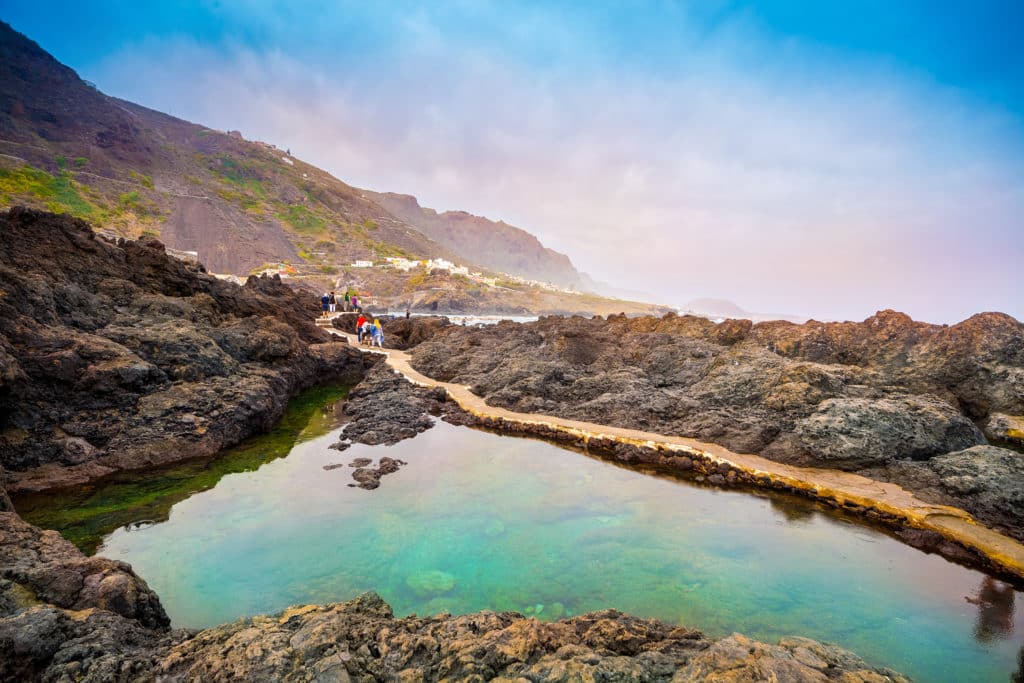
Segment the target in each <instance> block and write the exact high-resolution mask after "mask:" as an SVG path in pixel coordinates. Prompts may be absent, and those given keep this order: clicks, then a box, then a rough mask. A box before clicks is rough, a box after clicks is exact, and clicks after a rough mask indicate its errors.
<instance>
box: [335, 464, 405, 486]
mask: <svg viewBox="0 0 1024 683" xmlns="http://www.w3.org/2000/svg"><path fill="white" fill-rule="evenodd" d="M408 464H409V463H407V462H405V461H404V460H397V459H395V458H389V457H386V456H385V457H383V458H381V459H380V462H379V463H378V464H377V466H376V467H367V466H365V465H364V466H362V467H356V469H354V470H353V471H352V479H353V480H355V482H356V483H354V484H349V486H358V487H359V488H361V489H366V490H368V491H372V490H373V489H375V488H377V487H378V486H380V478H381V477H383V476H384V475H385V474H394V473H395V472H397V471H398V469H399V468H400V467H401V466H402V465H408Z"/></svg>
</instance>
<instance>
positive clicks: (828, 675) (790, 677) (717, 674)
mask: <svg viewBox="0 0 1024 683" xmlns="http://www.w3.org/2000/svg"><path fill="white" fill-rule="evenodd" d="M830 680H839V681H842V682H843V683H883V682H884V681H905V680H907V679H905V678H904V677H903V676H901V675H900V674H898V673H896V672H895V671H891V670H889V669H876V668H874V667H870V666H868V665H867V664H866V663H865V662H864V661H863V660H861V659H860V658H859V657H857V656H856V655H854V654H852V653H850V652H848V651H846V650H843V649H842V648H839V647H836V646H835V645H827V644H823V643H819V642H817V641H814V640H810V639H807V638H783V639H782V640H780V641H779V644H778V645H767V644H765V643H759V642H756V641H752V640H750V639H749V638H745V637H744V636H742V635H739V634H738V633H735V634H733V635H731V636H729V637H728V638H723V639H722V640H719V641H718V642H716V643H714V644H712V645H711V647H709V648H707V649H706V650H704V651H703V652H701V653H700V654H698V655H697V656H696V657H694V658H693V659H692V660H691V661H690V662H688V663H687V665H686V666H685V667H683V668H682V669H680V670H679V671H677V672H676V673H675V675H674V676H673V677H672V683H689V682H691V681H693V682H694V683H696V682H697V681H710V682H713V683H732V682H735V683H741V682H745V681H787V683H824V682H825V681H830Z"/></svg>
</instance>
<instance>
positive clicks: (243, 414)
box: [0, 209, 1016, 682]
mask: <svg viewBox="0 0 1024 683" xmlns="http://www.w3.org/2000/svg"><path fill="white" fill-rule="evenodd" d="M0 236H2V237H3V239H2V240H0V290H2V294H0V415H2V416H3V420H4V421H3V423H2V431H0V463H3V465H4V466H5V467H6V469H7V470H8V471H7V472H6V473H5V475H4V476H5V481H6V482H7V483H8V485H9V486H11V487H12V490H19V491H28V490H42V489H47V488H52V487H55V486H64V485H70V484H75V483H80V482H84V481H90V480H93V479H96V478H98V477H102V476H105V475H106V474H109V473H110V472H113V471H117V470H122V469H141V468H146V467H150V466H153V465H156V464H164V463H167V462H173V461H175V460H181V459H185V458H192V457H202V456H204V455H210V454H212V453H214V452H216V451H219V450H221V449H222V448H224V447H226V446H228V445H230V444H232V443H235V442H237V441H238V440H240V439H242V438H244V437H245V436H248V435H249V434H253V433H256V432H258V431H261V430H264V429H266V428H267V427H268V426H269V425H270V424H271V423H273V421H274V420H275V419H276V417H277V416H278V415H280V413H281V412H282V411H283V409H284V406H285V405H286V404H287V401H288V399H289V398H291V396H293V395H294V394H295V393H297V392H298V391H300V390H301V389H303V388H305V387H308V386H311V385H312V384H315V383H317V382H320V381H328V380H338V379H342V380H346V381H351V382H353V383H354V382H355V381H357V380H360V379H362V378H364V377H365V380H364V381H363V382H362V384H361V385H360V386H359V387H357V388H356V389H355V390H354V391H352V392H351V394H350V396H349V400H348V401H347V403H346V404H345V407H344V412H345V415H346V417H347V418H348V420H349V421H348V424H347V425H346V427H345V431H344V432H343V440H342V442H341V443H340V445H339V446H340V447H342V448H343V447H344V445H345V444H346V443H352V442H359V443H369V444H381V443H394V442H396V441H398V440H400V439H403V438H411V437H413V436H415V435H416V434H418V433H419V432H421V431H423V430H424V429H427V428H429V427H430V425H431V424H432V416H433V417H443V419H447V420H449V421H451V422H455V423H458V424H477V425H481V426H489V427H494V428H500V429H503V430H505V431H517V430H519V431H522V430H520V429H519V427H516V426H515V425H511V424H501V423H488V422H487V421H483V420H480V419H479V418H476V417H474V416H473V415H470V414H469V413H467V412H465V411H462V410H460V409H458V407H457V406H455V405H454V404H453V402H452V401H449V400H446V399H447V397H446V394H445V392H444V391H443V390H437V389H424V388H420V387H415V386H413V385H412V384H410V383H409V382H407V381H406V380H405V379H403V378H402V377H400V376H398V375H396V374H394V373H393V372H391V371H390V369H388V368H386V367H385V366H384V365H383V364H382V363H379V356H374V355H372V354H363V353H360V352H359V351H357V350H356V349H353V348H352V347H351V346H349V345H348V344H347V343H345V342H339V341H337V340H335V339H333V338H332V337H330V336H329V334H328V333H326V332H325V331H323V330H320V329H318V328H317V327H316V325H314V324H313V323H312V320H313V318H314V316H315V312H314V311H312V310H311V304H310V302H309V301H308V300H307V299H306V298H305V297H303V296H302V295H300V294H295V293H294V292H292V290H291V289H290V288H288V287H287V286H285V285H283V284H282V283H281V282H280V281H279V280H276V279H267V278H259V279H257V278H251V279H250V280H249V282H248V283H247V284H246V285H245V286H244V287H238V286H237V285H232V284H230V283H226V282H222V281H220V280H217V279H216V278H213V277H211V276H209V275H207V274H206V273H204V272H203V271H202V268H201V267H200V266H195V265H191V264H186V263H183V262H180V261H177V260H175V259H173V258H171V257H169V256H167V255H166V254H165V253H164V249H163V247H162V245H160V243H159V242H157V241H155V240H142V241H139V242H125V241H118V242H117V243H112V242H107V241H105V240H102V239H98V238H96V237H95V236H94V235H93V234H92V232H91V230H90V229H89V227H88V226H87V225H86V224H85V223H82V222H81V221H77V220H74V219H70V218H67V217H62V216H54V215H52V214H45V213H39V212H33V211H26V210H20V209H13V210H11V211H10V212H8V213H6V214H0ZM576 320H577V319H570V320H569V322H568V323H567V324H569V325H575V324H577V323H576ZM642 320H643V321H644V322H641V323H634V324H637V325H651V324H654V325H657V324H658V323H657V320H658V319H642ZM662 320H665V319H662ZM669 320H670V319H669ZM650 321H655V322H654V323H651V322H650ZM601 322H604V323H611V322H612V321H601ZM541 323H543V324H552V322H551V321H550V320H548V321H541ZM405 324H406V325H407V326H408V328H409V329H407V330H406V331H405V332H404V333H399V331H398V330H392V332H394V334H393V337H394V338H395V339H396V340H400V343H404V344H406V345H409V346H413V347H415V353H416V357H417V362H419V361H420V360H421V353H422V351H421V350H423V349H427V350H428V353H426V354H423V356H422V358H433V357H434V356H431V355H430V353H434V354H438V353H440V352H439V351H436V350H435V351H429V350H430V349H436V348H439V347H447V348H448V353H449V354H450V356H451V357H452V358H453V359H457V360H458V362H461V363H463V364H464V365H465V367H466V371H467V372H477V371H479V369H480V368H479V363H480V362H481V359H480V357H478V356H475V355H474V354H473V353H471V352H469V349H471V348H474V347H475V348H479V349H482V350H488V342H485V341H483V340H482V339H483V338H481V337H476V336H474V335H476V334H478V331H476V330H468V329H465V328H460V327H455V326H449V325H445V324H443V323H441V322H436V321H435V322H424V323H411V322H408V321H407V322H405ZM554 324H558V323H554ZM690 324H691V322H690V321H686V325H690ZM723 325H725V324H723ZM424 326H426V327H428V328H429V329H423V328H424ZM497 327H498V328H501V329H500V332H498V333H494V334H495V335H496V336H495V338H500V337H502V336H505V335H508V334H509V332H510V331H511V330H517V332H514V333H513V334H512V335H511V336H513V337H515V336H516V335H517V334H519V332H518V331H519V330H523V329H526V330H528V331H529V330H530V328H528V327H517V328H510V327H508V326H507V325H499V326H497ZM741 327H742V326H741ZM729 329H731V328H730V327H729V325H726V326H725V328H722V329H718V328H716V331H714V333H713V335H722V334H725V335H726V336H728V334H731V333H728V330H729ZM484 332H485V331H484ZM530 333H531V334H532V332H530ZM713 335H712V336H713ZM591 342H592V340H588V339H586V338H580V339H576V341H571V342H558V341H557V340H556V341H555V342H554V344H552V346H553V347H554V348H555V350H556V351H557V352H558V353H559V354H565V353H568V356H567V357H568V358H570V359H573V358H575V360H573V361H572V362H571V363H568V364H567V365H566V364H565V359H566V357H565V356H562V361H561V362H562V363H563V365H566V367H569V368H572V370H571V371H575V370H576V369H577V368H576V366H578V365H579V364H580V363H583V364H584V365H587V364H593V362H594V360H596V359H597V356H594V359H593V360H589V361H587V359H588V358H591V356H592V355H593V354H594V353H595V349H599V348H600V346H599V345H595V344H592V343H591ZM542 343H543V342H542ZM736 343H738V342H736ZM542 348H543V347H542ZM510 351H511V349H510ZM488 352H489V353H494V352H495V349H494V348H493V347H491V348H490V349H489V350H488ZM712 355H714V354H712ZM541 357H543V354H541ZM509 359H510V362H509V363H508V366H509V369H510V371H512V372H519V371H526V372H534V371H536V368H534V367H531V366H530V365H529V364H527V365H525V366H524V365H521V364H520V363H521V360H520V357H519V356H516V355H515V354H513V355H510V356H509ZM584 361H586V362H584ZM428 364H429V363H428ZM733 367H735V366H733ZM1014 367H1016V366H1014ZM490 370H491V371H493V372H499V373H500V372H502V370H501V369H500V368H499V367H498V366H497V365H494V364H492V365H491V367H490ZM618 370H621V368H617V369H616V371H618ZM480 378H482V379H486V373H482V374H480ZM564 379H565V377H563V378H562V380H564ZM609 379H610V378H609V377H608V376H602V377H600V378H599V381H605V382H607V381H608V380H609ZM556 380H557V378H555V377H553V376H551V375H550V374H549V373H547V372H544V373H542V374H540V375H537V376H536V382H535V383H534V385H533V386H534V387H535V388H536V389H537V390H538V392H537V394H539V393H540V391H541V390H542V389H543V387H544V386H545V383H549V382H555V381H556ZM563 383H564V382H563ZM727 384H728V383H727ZM485 385H486V383H485ZM485 385H480V386H478V387H477V388H478V389H480V387H481V386H485ZM614 389H615V385H614V384H609V385H608V390H614ZM794 391H795V390H794ZM879 391H881V390H879ZM479 393H481V395H485V394H486V393H487V391H485V390H483V389H481V390H480V392H479ZM882 393H883V394H884V395H885V396H889V397H890V398H891V395H890V394H886V393H885V392H884V391H883V392H882ZM567 395H569V396H572V395H573V392H571V391H570V392H568V393H567ZM523 396H527V398H526V399H525V400H527V401H529V400H532V399H530V398H529V397H528V395H527V394H523ZM505 397H506V400H507V399H508V398H509V395H508V394H506V395H505ZM626 398H629V394H627V395H626ZM635 399H636V396H633V397H632V399H630V400H635ZM1005 403H1006V401H1004V404H1005ZM652 405H654V406H658V405H660V403H659V401H654V403H653V404H652ZM1000 405H1003V404H1000ZM631 409H632V408H631ZM1007 410H1010V409H1007ZM939 412H940V413H941V412H942V411H941V410H940V411H939ZM1006 414H1007V415H1012V414H1016V413H1012V410H1010V412H1007V413H1006ZM950 421H951V423H952V424H954V427H955V428H954V429H953V433H952V434H951V435H949V439H952V440H956V439H964V438H965V437H964V434H966V435H968V436H970V437H971V438H976V437H975V436H974V433H973V432H971V431H970V430H967V429H961V427H960V423H959V421H957V420H955V419H954V418H950ZM926 431H927V430H926ZM542 432H543V430H540V431H536V430H534V432H531V433H534V435H538V436H544V437H546V438H559V439H562V437H560V436H557V435H554V434H545V433H542ZM562 440H564V439H562ZM586 446H587V447H588V448H592V449H597V450H601V449H602V448H604V447H605V446H606V447H607V451H608V453H607V455H609V456H610V457H615V458H617V459H620V460H622V461H624V462H634V463H645V464H650V465H661V466H667V465H668V462H666V461H663V460H665V458H666V457H667V456H666V454H664V453H652V452H649V451H646V450H644V449H643V448H637V449H634V450H631V449H628V448H625V447H624V446H623V445H622V444H621V443H616V444H614V445H613V444H611V443H609V444H605V445H602V444H601V443H599V442H595V441H593V440H590V441H589V442H588V443H587V444H586ZM655 457H656V458H657V459H658V460H657V462H655V460H653V459H654V458H655ZM671 458H672V460H671V463H672V464H673V466H676V467H681V468H683V469H686V470H687V471H690V472H694V473H696V474H697V476H704V477H706V478H707V480H708V481H709V482H710V483H714V484H718V485H730V484H733V485H743V484H744V483H745V479H744V478H745V477H746V476H747V475H745V474H744V473H743V472H741V471H738V470H737V471H734V470H732V469H728V468H727V469H726V470H723V469H722V468H721V467H720V466H716V467H715V468H711V463H710V461H709V462H708V463H705V462H702V461H701V460H700V459H699V458H689V466H688V467H684V465H685V461H684V459H683V458H680V457H676V456H675V455H673V456H671ZM383 460H384V459H382V462H381V463H380V465H379V466H378V467H377V468H375V469H377V470H380V469H381V468H382V467H383V466H384V465H387V467H385V468H384V469H389V468H390V467H391V465H390V464H386V463H384V462H383ZM368 464H369V463H362V468H360V467H356V468H355V469H356V470H359V469H364V470H365V472H364V476H363V477H362V478H363V479H365V480H366V481H367V482H371V481H373V480H374V479H376V481H377V482H379V475H380V474H381V473H382V472H379V471H378V472H376V475H377V476H376V477H375V476H374V474H375V473H374V472H372V471H369V470H371V469H374V468H368V467H366V466H367V465H368ZM395 466H397V465H395ZM348 469H349V468H345V471H347V470H348ZM385 473H386V472H385ZM937 476H941V473H939V474H938V475H937ZM760 483H762V484H763V482H760ZM940 484H941V482H940ZM0 491H3V487H0ZM986 505H990V506H993V507H998V505H1000V499H999V498H995V499H991V498H990V499H986ZM10 508H11V506H10V501H9V499H8V498H7V497H6V494H2V495H0V646H2V648H3V652H4V654H5V655H6V656H4V657H3V658H0V678H2V679H4V680H8V679H9V680H83V681H108V680H116V681H149V680H168V681H173V680H237V679H246V680H296V681H298V680H302V681H306V680H318V681H328V680H337V681H348V680H367V681H369V680H396V679H397V680H437V679H439V678H445V677H447V678H452V679H460V680H492V679H502V678H505V679H507V680H517V679H519V680H521V679H524V678H525V679H527V680H570V679H578V678H595V679H602V680H652V681H670V680H675V681H689V680H706V679H708V678H716V677H718V678H720V679H721V680H746V679H750V678H758V677H760V678H766V679H778V680H793V681H823V680H842V681H848V682H854V681H903V680H906V679H904V678H903V677H901V676H900V675H899V674H896V673H894V672H892V671H889V670H885V669H876V668H873V667H870V666H868V665H867V664H865V663H864V662H863V661H861V660H860V659H858V658H857V657H856V656H854V655H853V654H851V653H849V652H847V651H845V650H841V649H840V648H837V647H835V646H831V645H823V644H821V643H817V642H815V641H810V640H806V639H802V638H787V639H784V640H782V641H780V643H778V644H777V645H768V644H764V643H758V642H755V641H750V640H748V639H746V638H744V637H743V636H739V635H734V636H731V637H728V638H724V639H721V640H718V641H713V640H710V639H707V638H705V637H704V636H703V635H701V634H700V633H699V632H697V631H694V630H692V629H688V628H681V627H676V626H671V625H668V624H664V623H660V622H657V621H652V620H643V619H637V618H633V617H629V616H626V615H623V614H620V613H618V612H614V611H605V612H597V613H593V614H588V615H583V616H577V617H573V618H571V619H564V620H561V621H558V622H554V623H541V622H538V621H537V620H536V619H532V618H526V617H523V616H522V615H520V614H516V613H501V614H495V613H491V612H480V613H476V614H471V615H464V616H458V617H452V616H450V615H438V616H434V617H428V618H418V617H407V618H403V619H395V618H394V616H393V615H392V613H391V610H390V608H389V607H388V606H387V605H386V604H385V603H384V602H383V601H382V600H381V599H380V598H379V597H378V596H375V595H365V596H361V597H359V598H356V599H354V600H352V601H350V602H347V603H338V604H332V605H324V606H314V605H308V606H304V607H298V608H293V609H290V610H287V611H285V612H284V613H281V614H280V615H275V616H263V617H253V618H247V619H241V620H239V621H237V622H234V623H233V624H228V625H223V626H220V627H215V628H211V629H206V630H203V631H198V632H193V631H184V630H175V629H171V628H170V627H169V624H168V621H167V617H166V614H165V613H164V611H163V608H162V606H161V605H160V602H159V599H158V597H157V596H156V595H155V594H154V593H153V592H152V591H151V590H150V589H149V587H148V586H147V585H146V584H145V582H144V581H143V580H142V579H141V578H140V577H138V576H136V575H135V574H134V572H133V571H132V570H131V568H130V567H129V566H128V565H126V564H124V563H122V562H117V561H112V560H107V559H104V558H98V557H93V558H87V557H85V556H83V555H82V554H81V553H80V552H79V551H78V550H77V549H76V548H75V547H74V546H73V545H71V544H70V543H68V542H67V541H65V540H64V539H62V538H61V537H60V536H59V535H58V534H57V533H56V532H52V531H41V530H39V529H37V528H35V527H32V526H31V525H29V524H27V523H25V522H24V521H23V520H21V519H20V518H19V517H18V516H17V514H16V513H15V512H12V511H10ZM883 521H884V520H883ZM917 540H918V542H919V543H920V544H924V545H927V544H931V545H932V546H934V547H935V548H936V549H938V550H939V551H940V552H941V551H942V548H941V547H939V546H941V545H942V543H943V541H942V540H941V539H935V538H931V537H928V536H927V535H925V536H922V537H921V538H918V539H917ZM947 552H951V554H955V553H952V551H948V549H947Z"/></svg>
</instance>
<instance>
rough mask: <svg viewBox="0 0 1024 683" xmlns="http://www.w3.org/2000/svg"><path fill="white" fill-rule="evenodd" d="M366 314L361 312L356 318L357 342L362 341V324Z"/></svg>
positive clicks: (364, 322) (364, 321)
mask: <svg viewBox="0 0 1024 683" xmlns="http://www.w3.org/2000/svg"><path fill="white" fill-rule="evenodd" d="M366 322H367V321H366V316H364V315H363V314H362V313H360V314H359V319H358V320H356V336H357V337H358V338H359V342H360V343H362V341H363V326H364V325H365V324H366Z"/></svg>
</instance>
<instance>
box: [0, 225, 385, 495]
mask: <svg viewBox="0 0 1024 683" xmlns="http://www.w3.org/2000/svg"><path fill="white" fill-rule="evenodd" d="M0 292H2V293H3V294H2V296H0V465H2V466H3V468H4V469H5V470H6V473H5V477H6V478H7V481H8V484H7V488H8V489H9V490H10V491H11V492H17V491H34V490H43V489H47V488H52V487H55V486H70V485H75V484H81V483H84V482H86V481H89V480H92V479H95V478H98V477H102V476H105V475H107V474H109V473H111V472H114V471H117V470H125V469H138V468H144V467H149V466H153V465H159V464H164V463H169V462H173V461H176V460H181V459H185V458H195V457H203V456H209V455H212V454H214V453H216V452H218V451H220V450H221V449H223V448H225V447H227V446H230V445H233V444H235V443H237V442H238V441H240V440H242V439H244V438H246V437H248V436H250V435H252V434H254V433H257V432H261V431H265V430H267V429H269V428H270V426H271V425H272V424H273V422H274V421H275V420H276V419H277V418H278V417H279V416H280V415H281V414H282V413H283V411H284V409H285V407H286V406H287V403H288V401H289V400H290V399H291V397H292V396H294V395H295V394H296V393H298V392H299V391H301V390H302V389H305V388H307V387H309V386H311V385H313V384H315V383H319V382H325V381H347V382H352V383H354V382H356V381H358V380H359V378H360V377H361V376H362V374H363V372H364V369H365V367H366V366H367V365H368V364H372V363H373V362H375V361H376V358H374V357H364V356H362V355H361V354H359V353H358V352H357V351H356V350H355V349H352V348H350V347H349V346H348V345H347V344H345V343H344V342H341V341H338V340H337V339H335V338H333V337H331V336H330V335H329V334H327V333H326V332H325V331H323V330H320V329H318V328H317V326H316V325H315V324H314V323H313V319H314V317H315V310H314V309H313V303H312V302H311V301H310V300H309V298H308V297H305V296H303V295H300V294H297V293H295V292H294V291H293V290H292V289H291V288H289V287H287V286H286V285H284V284H282V283H281V281H280V279H278V278H267V277H262V278H255V277H251V278H249V281H248V282H247V283H246V285H245V286H244V287H240V286H238V285H235V284H232V283H230V282H226V281H223V280H218V279H217V278H214V277H212V276H210V275H208V274H206V273H205V272H204V271H203V270H202V267H201V266H199V265H197V264H194V263H187V262H183V261H180V260H178V259H175V258H172V257H170V256H168V255H167V254H166V253H165V252H164V248H163V245H162V244H160V242H158V241H156V240H153V239H143V240H139V241H137V242H133V241H125V240H119V241H118V242H117V243H116V244H115V243H113V242H109V241H107V240H105V239H103V238H99V237H97V236H96V235H94V234H93V232H92V230H91V229H90V228H89V226H88V225H87V224H86V223H84V222H83V221H80V220H77V219H74V218H70V217H68V216H58V215H54V214H49V213H44V212H38V211H30V210H26V209H20V208H17V207H15V208H13V209H11V210H10V211H7V212H4V213H0Z"/></svg>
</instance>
